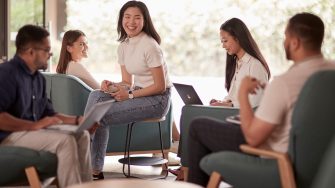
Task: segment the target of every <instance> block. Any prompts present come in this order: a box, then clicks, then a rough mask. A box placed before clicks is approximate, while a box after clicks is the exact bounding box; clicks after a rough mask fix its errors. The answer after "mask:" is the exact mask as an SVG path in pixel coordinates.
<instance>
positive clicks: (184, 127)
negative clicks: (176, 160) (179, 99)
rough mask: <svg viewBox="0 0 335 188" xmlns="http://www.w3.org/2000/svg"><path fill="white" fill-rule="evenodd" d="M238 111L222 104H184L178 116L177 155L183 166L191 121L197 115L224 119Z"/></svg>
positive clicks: (185, 159) (186, 165)
mask: <svg viewBox="0 0 335 188" xmlns="http://www.w3.org/2000/svg"><path fill="white" fill-rule="evenodd" d="M238 113H239V108H234V107H224V106H204V105H185V106H184V107H183V108H182V113H181V117H180V143H179V155H180V157H181V163H182V165H183V166H185V167H188V149H187V139H188V134H189V126H190V124H191V122H192V121H193V120H194V119H195V118H198V117H201V116H205V117H210V118H216V119H219V120H225V119H226V118H227V117H228V116H232V115H236V114H238Z"/></svg>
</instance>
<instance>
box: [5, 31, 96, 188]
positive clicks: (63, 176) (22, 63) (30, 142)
mask: <svg viewBox="0 0 335 188" xmlns="http://www.w3.org/2000/svg"><path fill="white" fill-rule="evenodd" d="M15 45H16V55H15V56H14V58H13V59H11V60H10V61H8V62H5V63H2V64H0V146H2V145H10V146H21V147H27V148H31V149H35V150H46V151H49V152H52V153H55V154H56V155H57V157H58V168H57V176H58V181H59V185H60V187H67V186H69V185H72V184H77V183H81V182H84V181H90V180H91V179H92V178H91V171H92V170H91V162H90V160H91V159H90V137H89V134H88V132H87V131H84V132H83V133H82V134H81V135H79V136H76V137H74V136H73V135H70V134H66V133H63V132H57V131H48V130H45V129H43V128H45V127H47V126H50V125H52V124H61V123H66V124H78V118H76V117H73V116H67V115H64V114H60V113H57V112H55V111H54V109H53V107H52V104H51V103H50V101H49V99H48V98H47V96H46V81H45V78H44V77H43V75H42V74H41V73H40V72H39V71H38V70H39V69H46V68H47V66H48V64H47V61H48V59H49V58H50V57H51V55H52V53H51V52H50V50H51V46H50V39H49V32H48V31H46V30H45V29H43V28H41V27H38V26H33V25H26V26H23V27H22V28H21V29H20V30H19V31H18V34H17V37H16V42H15Z"/></svg>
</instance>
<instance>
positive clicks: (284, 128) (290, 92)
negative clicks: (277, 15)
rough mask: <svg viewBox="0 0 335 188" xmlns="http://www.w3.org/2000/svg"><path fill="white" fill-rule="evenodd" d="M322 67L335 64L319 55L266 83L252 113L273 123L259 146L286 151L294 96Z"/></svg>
mask: <svg viewBox="0 0 335 188" xmlns="http://www.w3.org/2000/svg"><path fill="white" fill-rule="evenodd" d="M322 69H335V64H334V62H333V63H329V62H327V61H325V60H324V59H323V58H322V56H317V57H313V58H310V59H307V60H305V61H303V62H300V63H297V64H294V65H293V66H292V67H291V68H290V69H289V70H288V71H287V72H286V73H284V74H282V75H280V76H277V77H274V79H273V81H272V82H271V83H270V84H269V85H268V86H266V89H265V91H264V95H263V98H262V100H261V103H260V105H259V107H258V108H257V111H256V114H255V115H256V117H257V118H259V119H261V120H263V121H265V122H268V123H271V124H274V125H275V126H276V128H275V130H274V132H273V133H272V134H271V135H270V137H269V138H268V139H267V140H266V142H265V143H264V144H263V145H262V146H261V148H265V149H271V150H274V151H278V152H287V150H288V140H289V132H290V129H291V117H292V112H293V109H294V105H295V102H296V100H297V97H298V95H299V93H300V90H301V89H302V87H303V85H304V83H305V82H306V80H307V79H308V78H309V77H310V76H311V75H312V74H313V73H315V72H317V71H319V70H322Z"/></svg>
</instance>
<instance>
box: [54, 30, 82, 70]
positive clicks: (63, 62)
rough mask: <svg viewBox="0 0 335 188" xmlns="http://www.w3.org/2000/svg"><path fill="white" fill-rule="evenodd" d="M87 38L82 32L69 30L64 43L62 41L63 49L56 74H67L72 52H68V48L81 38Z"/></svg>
mask: <svg viewBox="0 0 335 188" xmlns="http://www.w3.org/2000/svg"><path fill="white" fill-rule="evenodd" d="M81 36H85V34H84V32H82V31H80V30H69V31H67V32H65V34H64V37H63V41H62V48H61V50H60V55H59V61H58V65H57V68H56V72H57V73H60V74H65V73H66V69H67V66H68V65H69V62H70V61H71V60H72V59H71V54H70V52H68V51H67V46H72V45H73V43H74V42H76V41H77V40H78V38H79V37H81Z"/></svg>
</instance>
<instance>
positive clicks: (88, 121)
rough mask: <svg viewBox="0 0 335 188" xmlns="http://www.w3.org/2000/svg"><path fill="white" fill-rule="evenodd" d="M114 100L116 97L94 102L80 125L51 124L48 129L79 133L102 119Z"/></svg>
mask: <svg viewBox="0 0 335 188" xmlns="http://www.w3.org/2000/svg"><path fill="white" fill-rule="evenodd" d="M113 102H115V100H114V99H113V100H108V101H106V102H100V103H96V104H94V105H93V106H92V108H91V109H90V111H89V112H88V113H87V114H86V115H85V116H84V119H83V120H82V122H81V123H80V124H79V125H78V126H76V125H66V124H59V125H51V126H49V127H46V129H47V130H57V131H65V132H68V133H73V134H79V133H81V132H83V131H84V130H87V129H89V128H91V127H92V126H93V125H94V124H95V123H96V122H99V121H100V119H101V118H102V117H103V116H104V115H105V113H106V112H107V111H108V109H109V108H110V107H111V105H112V103H113Z"/></svg>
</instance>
